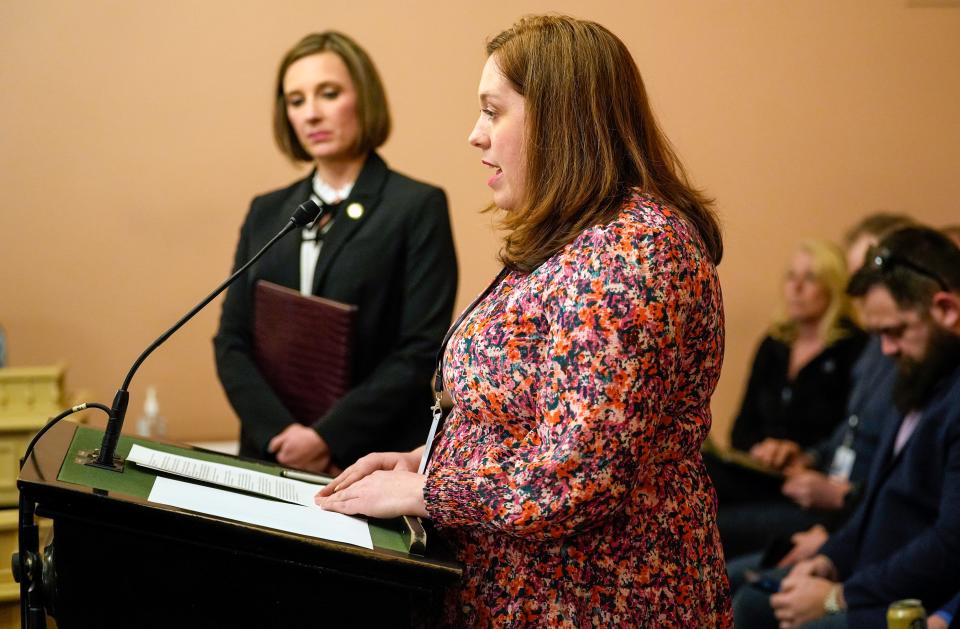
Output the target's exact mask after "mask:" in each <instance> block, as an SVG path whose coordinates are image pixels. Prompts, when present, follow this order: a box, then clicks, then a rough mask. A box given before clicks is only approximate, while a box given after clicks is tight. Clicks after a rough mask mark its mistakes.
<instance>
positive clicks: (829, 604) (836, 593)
mask: <svg viewBox="0 0 960 629" xmlns="http://www.w3.org/2000/svg"><path fill="white" fill-rule="evenodd" d="M842 588H843V584H842V583H837V584H836V585H834V586H833V587H832V588H830V591H829V592H827V596H826V598H824V599H823V611H825V612H827V613H828V614H839V613H840V612H842V611H843V607H841V606H840V591H841V589H842Z"/></svg>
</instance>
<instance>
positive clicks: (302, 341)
mask: <svg viewBox="0 0 960 629" xmlns="http://www.w3.org/2000/svg"><path fill="white" fill-rule="evenodd" d="M356 314H357V307H356V306H352V305H349V304H344V303H340V302H338V301H333V300H331V299H324V298H322V297H313V296H305V295H301V294H300V293H299V291H296V290H293V289H290V288H286V287H284V286H278V285H277V284H272V283H270V282H266V281H263V280H260V281H258V282H257V285H256V288H255V290H254V306H253V356H254V360H255V361H256V363H257V366H258V367H259V369H260V373H262V374H263V377H264V379H266V381H267V382H268V383H269V384H270V386H271V387H272V388H273V390H274V391H275V392H276V394H277V396H278V397H279V398H280V400H281V401H282V402H283V404H284V405H285V406H286V407H287V409H289V411H290V412H291V413H292V414H293V416H294V417H295V418H296V419H297V420H298V421H300V422H301V423H304V424H309V423H312V422H313V421H315V420H316V419H317V418H319V417H321V416H322V415H323V414H324V413H326V412H327V411H328V410H329V409H330V407H331V406H333V404H334V403H335V402H336V401H337V400H339V399H340V398H341V397H343V394H344V393H346V392H347V389H348V388H349V387H350V375H351V372H352V366H353V365H352V362H351V348H352V347H353V328H354V320H355V318H356Z"/></svg>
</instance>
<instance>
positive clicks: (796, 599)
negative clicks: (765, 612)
mask: <svg viewBox="0 0 960 629" xmlns="http://www.w3.org/2000/svg"><path fill="white" fill-rule="evenodd" d="M836 585H837V584H836V583H834V582H833V581H830V580H828V579H824V578H821V577H814V576H808V575H803V576H793V575H792V574H791V575H788V576H787V577H786V578H785V579H784V580H783V581H781V582H780V591H779V592H778V593H776V594H773V595H771V596H770V607H772V608H773V615H774V616H776V617H777V620H778V621H779V622H780V629H793V627H799V626H801V625H803V624H804V623H807V622H810V621H811V620H816V619H817V618H820V617H821V616H823V615H824V614H825V613H826V611H825V610H824V608H823V604H824V601H825V600H826V598H827V595H828V594H830V590H831V589H833V588H834V587H835V586H836ZM840 601H841V603H840V604H841V607H843V602H842V601H843V594H842V590H841V594H840Z"/></svg>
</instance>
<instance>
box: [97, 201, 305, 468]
mask: <svg viewBox="0 0 960 629" xmlns="http://www.w3.org/2000/svg"><path fill="white" fill-rule="evenodd" d="M322 213H323V210H322V209H321V207H320V206H319V205H317V203H316V202H315V201H313V200H312V199H311V200H309V201H306V202H304V203H301V204H300V205H299V206H298V207H297V209H296V210H295V211H294V212H293V216H291V217H290V220H289V221H288V222H287V224H286V225H284V227H283V229H281V230H280V232H279V233H278V234H277V235H276V236H274V237H273V238H272V239H270V242H268V243H267V244H265V245H264V246H263V248H262V249H260V251H258V252H257V253H256V254H255V255H254V256H253V257H252V258H250V260H248V261H247V263H246V264H244V265H243V266H241V267H240V268H239V269H237V270H236V271H235V272H234V273H233V275H231V276H230V277H228V278H227V279H226V280H225V281H224V282H223V283H222V284H220V286H218V287H217V288H216V289H214V291H213V292H212V293H210V294H209V295H207V296H206V297H205V298H204V299H203V301H201V302H200V303H199V304H197V305H196V306H194V307H193V309H192V310H190V312H188V313H187V314H185V315H184V316H183V317H182V318H181V319H180V320H179V321H177V322H176V323H175V324H173V327H171V328H170V329H169V330H167V331H166V332H164V333H163V334H161V335H160V337H159V338H158V339H157V340H155V341H154V342H153V343H151V344H150V346H149V347H148V348H147V349H145V350H144V351H143V353H142V354H140V357H139V358H137V360H136V361H135V362H134V363H133V366H132V367H130V371H128V372H127V377H126V378H124V380H123V384H122V385H120V388H119V389H118V390H117V395H116V396H115V397H114V398H113V405H112V406H111V407H110V413H109V417H110V418H109V419H108V420H107V429H106V431H105V432H104V434H103V441H102V442H101V443H100V448H99V449H97V450H94V451H93V452H91V453H90V454H89V455H88V460H87V461H85V464H86V465H90V466H93V467H98V468H102V469H107V470H112V471H115V472H122V471H123V459H122V458H121V457H119V456H117V454H116V450H117V442H118V441H119V440H120V431H121V429H122V428H123V419H124V417H125V416H126V414H127V403H128V402H129V400H130V395H129V393H128V392H127V388H128V387H129V386H130V380H131V379H133V374H135V373H136V371H137V369H139V367H140V365H141V363H143V361H144V360H146V358H147V356H149V355H150V354H151V353H152V352H153V350H155V349H157V348H158V347H159V346H160V345H161V344H163V342H164V341H166V340H167V339H168V338H170V336H172V335H173V333H174V332H176V331H177V330H179V329H180V328H181V327H182V326H183V324H185V323H186V322H187V321H189V320H190V319H192V318H193V316H194V315H196V314H197V313H198V312H200V311H201V310H203V308H204V307H205V306H206V305H207V304H209V303H210V302H211V301H213V299H214V298H215V297H216V296H217V295H219V294H220V293H222V292H223V291H224V289H226V288H227V287H228V286H230V284H232V283H233V282H234V281H235V280H236V279H237V278H238V277H240V276H241V275H242V274H243V272H244V271H246V270H247V269H248V268H250V266H251V265H252V264H253V263H254V262H256V261H257V260H259V259H260V257H261V256H263V254H264V253H266V252H267V250H268V249H270V247H272V246H273V245H274V244H275V243H276V242H277V241H278V240H280V239H281V238H283V237H284V236H286V235H287V234H288V233H290V232H291V231H293V230H294V229H296V228H298V227H300V228H302V227H306V226H307V225H309V224H310V223H312V222H314V221H316V220H317V219H319V218H320V216H321V214H322Z"/></svg>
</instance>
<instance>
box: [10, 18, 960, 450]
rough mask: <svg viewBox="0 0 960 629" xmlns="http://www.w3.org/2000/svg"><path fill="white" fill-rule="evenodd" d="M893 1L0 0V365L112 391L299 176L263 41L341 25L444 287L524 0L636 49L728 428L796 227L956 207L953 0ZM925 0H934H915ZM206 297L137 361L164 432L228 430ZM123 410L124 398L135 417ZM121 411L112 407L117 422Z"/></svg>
mask: <svg viewBox="0 0 960 629" xmlns="http://www.w3.org/2000/svg"><path fill="white" fill-rule="evenodd" d="M918 4H923V3H921V2H912V3H911V2H908V0H804V1H802V2H796V1H793V0H790V1H787V0H755V1H747V0H726V1H719V0H718V1H713V0H702V1H693V0H683V1H676V0H662V1H660V0H658V1H653V0H649V1H644V2H631V3H628V2H620V1H619V0H597V1H595V2H590V3H584V2H569V1H558V2H552V3H546V2H533V1H514V2H494V3H482V4H477V3H452V2H446V1H440V0H430V1H424V2H419V3H396V2H386V1H379V2H365V1H362V0H361V1H358V2H348V3H319V2H315V1H313V2H307V1H305V0H284V1H283V2H276V1H269V2H268V1H266V0H263V1H253V0H251V1H247V2H226V1H222V2H193V1H187V0H176V1H171V2H125V1H120V0H116V1H106V0H99V1H89V2H80V1H66V0H61V1H54V0H48V1H44V2H17V1H7V2H2V3H0V78H2V83H0V85H2V89H0V141H2V145H0V146H2V149H0V191H2V196H0V199H2V201H0V291H2V292H0V325H2V326H3V327H4V328H6V331H7V334H8V337H9V354H10V360H11V363H12V364H15V365H32V364H41V363H50V362H54V361H58V360H63V361H65V362H66V363H67V364H68V365H69V384H70V385H71V386H72V387H73V388H80V387H84V388H88V389H89V390H91V391H92V392H93V394H94V397H95V399H97V400H100V401H103V402H109V401H110V399H111V398H112V395H113V392H114V391H115V389H116V387H117V386H118V385H119V384H120V381H121V379H122V377H123V375H124V373H125V372H126V369H127V368H128V366H129V365H130V363H131V362H132V361H133V359H134V358H135V357H136V356H137V354H138V353H139V352H140V350H141V349H142V348H143V347H145V346H146V344H147V343H148V342H150V341H151V340H152V339H153V338H154V337H155V336H157V335H158V334H159V333H160V332H161V331H162V330H164V329H165V328H166V327H167V326H168V325H170V324H171V323H172V322H173V321H175V320H176V319H177V318H178V317H179V316H180V315H181V313H183V312H184V311H185V310H186V309H187V308H189V307H190V306H191V305H192V304H193V303H194V302H195V301H197V300H198V299H199V298H200V297H201V296H202V295H204V294H206V292H207V291H209V290H210V289H211V288H212V287H213V286H215V285H216V284H217V283H218V282H219V281H220V280H221V279H222V278H223V277H224V276H225V274H226V273H227V272H228V270H229V266H230V261H231V256H232V252H233V247H234V244H235V238H236V235H237V229H238V227H239V225H240V222H241V220H242V218H243V215H244V213H245V211H246V209H247V204H248V202H249V200H250V198H251V197H252V196H253V195H254V194H255V193H259V192H263V191H266V190H268V189H272V188H275V187H278V186H280V185H283V184H285V183H287V182H289V181H291V180H292V179H294V178H295V177H298V176H299V171H297V170H296V169H294V168H293V167H292V166H290V165H289V164H288V163H286V162H285V161H284V160H283V158H281V156H280V155H279V154H278V152H277V151H276V150H275V149H274V147H273V145H272V143H271V137H270V126H269V116H270V101H271V84H272V80H273V76H272V75H273V72H274V68H275V65H276V63H277V62H278V60H279V56H280V54H281V52H282V51H283V50H284V49H286V48H287V47H288V46H289V45H290V44H292V43H293V42H294V41H295V40H296V39H297V38H299V37H300V36H301V35H303V34H304V33H306V32H308V31H311V30H322V29H325V28H338V29H342V30H344V31H346V32H348V33H350V34H352V35H354V36H355V37H356V38H357V39H358V40H359V41H360V42H361V43H363V44H364V45H365V46H366V47H367V48H368V49H369V51H370V53H371V54H372V56H373V58H374V59H375V60H376V61H377V63H378V65H379V67H380V70H381V72H382V74H383V76H384V78H385V81H386V83H387V88H388V91H389V95H390V100H391V103H392V106H393V113H394V116H395V119H396V121H397V125H396V131H395V133H394V135H393V137H392V138H391V140H390V142H389V143H388V144H387V145H386V147H385V148H384V150H383V153H384V155H385V157H386V158H387V160H388V161H389V162H390V163H391V164H392V165H393V166H394V167H396V168H398V169H399V170H402V171H405V172H407V173H410V174H412V175H414V176H417V177H420V178H423V179H427V180H429V181H432V182H435V183H437V184H440V185H442V186H444V187H445V188H446V189H447V191H448V193H449V196H450V200H451V207H452V212H453V221H454V229H455V232H456V239H457V246H458V249H459V255H460V268H461V273H462V278H463V280H462V283H461V289H460V296H459V300H458V303H459V305H460V306H461V307H462V306H463V305H465V304H466V303H467V302H469V300H470V298H471V297H472V296H473V295H474V294H475V293H476V292H478V291H479V290H480V289H481V288H482V287H483V286H484V285H485V284H486V282H487V280H488V279H489V278H490V277H491V276H492V275H493V274H494V273H495V271H496V269H497V264H496V262H495V253H496V251H497V248H498V245H497V239H496V237H495V234H494V233H493V230H492V228H491V217H490V216H489V215H479V214H478V213H477V209H478V208H480V207H482V206H483V205H484V204H485V203H486V201H487V199H488V192H487V190H486V189H485V185H484V180H485V173H484V170H483V169H482V167H481V166H480V164H479V162H478V155H477V154H476V151H474V150H472V149H471V148H470V147H468V146H467V144H466V141H465V139H466V135H467V133H468V130H469V128H470V126H471V125H472V123H473V120H474V117H475V115H476V110H477V105H476V102H475V91H476V83H477V79H478V76H479V70H480V67H481V65H482V63H483V53H482V50H483V43H484V41H485V38H486V37H488V36H490V35H493V34H495V33H496V32H497V31H498V30H500V29H501V28H504V27H506V26H508V25H509V24H510V23H511V22H512V21H513V19H514V18H516V17H517V16H519V15H520V14H523V13H528V12H538V11H544V10H557V11H563V12H568V13H571V14H574V15H577V16H579V17H587V18H592V19H596V20H598V21H600V22H602V23H604V24H606V25H607V26H609V27H610V28H612V29H613V30H614V31H615V32H616V33H618V34H619V35H620V36H621V37H622V38H623V39H624V40H625V41H626V42H627V44H628V45H629V47H630V48H631V50H632V51H633V52H634V54H635V56H636V58H637V60H638V62H639V65H640V68H641V71H642V72H643V74H644V77H645V79H646V81H647V85H648V88H649V90H650V93H651V95H652V99H653V103H654V106H655V108H656V110H657V112H658V114H659V116H660V118H661V121H662V123H663V126H664V128H665V129H666V131H667V134H668V135H669V136H670V137H671V138H672V139H673V141H674V142H675V144H676V145H677V147H678V149H679V152H680V154H681V155H682V156H683V158H684V160H685V162H686V164H687V166H688V167H689V169H690V171H691V173H692V174H693V176H694V177H695V179H696V181H697V182H698V183H699V184H700V185H702V186H704V187H705V188H707V189H708V190H709V191H710V192H711V193H712V194H713V195H715V197H716V198H717V201H718V206H719V208H720V211H721V213H722V215H723V221H724V224H725V230H726V246H727V254H726V258H725V259H724V262H723V264H722V266H721V267H720V270H721V276H722V281H723V286H724V296H725V302H726V310H727V331H728V337H727V338H728V345H727V357H726V366H725V369H724V375H723V378H722V380H721V383H720V388H719V390H718V392H717V395H716V396H715V399H714V408H715V415H716V424H717V428H718V432H720V433H723V432H725V430H726V428H727V426H728V421H729V418H730V415H731V414H732V413H733V411H734V409H735V407H736V404H737V401H738V398H739V396H740V394H741V388H742V379H743V377H744V373H745V371H746V369H747V366H748V362H749V359H750V356H751V354H752V351H753V348H754V346H755V343H756V341H757V339H758V337H759V335H760V334H761V332H762V330H763V328H764V326H765V324H766V323H767V321H768V320H769V316H770V313H771V312H772V311H773V310H774V308H775V305H776V301H777V297H776V295H777V283H778V277H779V275H780V273H781V268H782V264H783V262H784V260H785V259H786V257H787V254H788V252H789V251H790V249H791V247H793V245H794V244H795V243H796V242H797V241H798V240H799V239H800V238H803V237H809V236H821V237H828V238H835V237H838V236H839V235H840V234H841V233H842V231H843V228H844V227H845V226H847V225H848V224H849V223H851V222H852V221H854V220H856V218H857V217H858V216H860V215H861V214H862V213H863V212H866V211H870V210H874V209H876V208H887V209H891V210H898V211H910V212H913V213H915V214H916V215H917V216H919V217H920V218H922V219H925V220H928V221H930V222H932V223H935V224H941V223H946V222H948V221H949V222H957V221H960V212H958V205H957V201H956V200H957V199H958V198H960V176H958V175H957V167H958V165H960V115H958V103H960V72H958V70H957V69H958V68H960V10H958V9H956V8H932V7H926V8H923V7H918V6H916V5H918ZM933 4H936V3H933ZM218 313H219V304H218V303H217V304H214V307H211V308H209V309H208V310H206V311H205V312H204V313H202V314H201V315H200V316H199V317H198V318H197V319H196V320H194V321H193V322H192V323H191V324H190V325H189V326H188V327H186V328H185V329H183V330H182V331H181V332H180V333H179V334H178V335H177V336H175V337H174V338H173V339H172V340H171V341H170V342H168V343H167V344H166V345H165V346H164V347H163V348H162V349H160V350H159V351H158V352H157V353H156V354H154V356H153V357H152V358H151V359H150V360H149V361H148V362H147V363H146V364H145V365H144V366H143V368H142V369H141V370H140V372H139V373H138V375H137V377H136V378H135V380H134V381H133V387H132V407H131V408H132V411H131V416H132V417H133V416H135V415H136V414H137V413H138V411H139V408H140V407H141V405H142V400H143V391H144V388H145V386H146V385H148V384H155V385H156V386H157V387H158V389H159V392H160V400H161V405H162V407H163V412H164V414H165V415H166V416H167V418H168V421H169V424H170V433H171V436H172V437H174V438H177V439H184V440H187V439H219V438H229V437H231V436H232V435H233V434H234V433H235V430H236V420H235V419H234V418H233V416H232V412H231V410H230V409H229V407H228V405H227V403H226V400H225V398H224V396H223V394H222V392H221V390H220V387H219V384H218V382H217V379H216V376H215V373H214V368H213V359H212V350H211V344H210V339H211V337H212V335H213V333H214V330H215V327H216V320H217V316H218ZM132 417H131V418H132ZM131 425H132V421H131V422H128V428H129V427H130V426H131Z"/></svg>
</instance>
